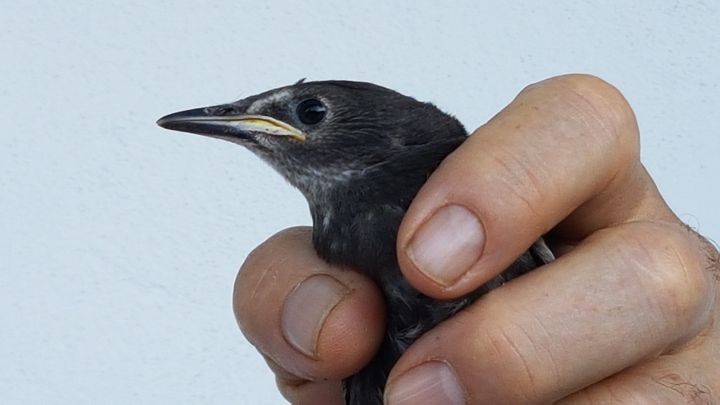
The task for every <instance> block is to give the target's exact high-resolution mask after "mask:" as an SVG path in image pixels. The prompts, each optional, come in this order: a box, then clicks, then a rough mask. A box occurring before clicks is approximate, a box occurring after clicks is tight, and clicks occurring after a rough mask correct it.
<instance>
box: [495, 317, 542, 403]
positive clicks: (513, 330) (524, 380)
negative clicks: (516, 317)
mask: <svg viewBox="0 0 720 405" xmlns="http://www.w3.org/2000/svg"><path fill="white" fill-rule="evenodd" d="M485 339H487V340H486V341H484V342H482V345H483V346H484V348H483V350H489V353H490V356H491V357H492V358H494V359H498V361H499V362H501V364H502V367H499V368H498V369H501V370H503V372H504V373H506V374H505V375H503V376H500V377H501V378H504V379H505V380H506V381H507V382H508V383H512V384H513V386H514V388H513V390H512V392H508V393H507V395H512V396H513V397H514V398H512V400H513V401H514V402H517V403H534V402H537V401H538V400H539V398H541V397H542V394H543V393H542V392H541V388H542V387H543V386H544V383H545V381H544V380H545V378H544V377H545V376H544V374H543V373H542V370H540V369H538V365H539V364H540V363H539V362H538V359H539V356H541V354H540V353H538V352H537V351H536V350H535V349H536V348H537V347H541V345H538V344H533V343H530V340H529V339H530V337H529V336H528V335H527V334H526V333H525V332H524V331H523V330H522V328H520V327H517V326H515V325H512V324H501V325H497V326H496V327H493V328H490V329H489V330H487V331H486V334H485ZM508 399H511V398H508Z"/></svg>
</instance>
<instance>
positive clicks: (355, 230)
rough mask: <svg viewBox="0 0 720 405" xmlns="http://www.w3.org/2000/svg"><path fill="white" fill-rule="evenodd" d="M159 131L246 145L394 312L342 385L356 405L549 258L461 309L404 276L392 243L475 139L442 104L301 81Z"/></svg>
mask: <svg viewBox="0 0 720 405" xmlns="http://www.w3.org/2000/svg"><path fill="white" fill-rule="evenodd" d="M159 124H160V125H162V126H164V127H166V128H169V129H176V130H181V131H186V132H194V133H199V134H203V135H209V136H213V137H218V138H222V139H225V140H229V141H232V142H235V143H239V144H241V145H243V146H246V147H248V148H249V149H250V150H251V151H253V152H254V153H255V154H257V155H258V156H260V157H261V158H263V159H264V160H266V161H267V162H268V163H269V164H270V165H272V166H273V167H274V168H275V169H276V170H277V171H278V172H280V173H281V174H282V175H283V176H284V177H285V178H286V179H287V180H288V181H289V182H290V183H291V184H293V185H294V186H295V187H297V188H298V189H299V190H300V191H301V192H302V193H303V194H304V195H305V197H306V199H307V200H308V204H309V206H310V212H311V214H312V218H313V245H314V247H315V249H316V251H317V252H318V255H319V256H320V257H322V258H323V259H325V260H326V261H328V262H330V263H334V264H340V265H344V266H350V267H353V268H355V269H357V270H359V271H362V272H364V273H366V274H368V275H369V276H370V277H372V278H373V279H374V280H375V281H376V282H377V284H378V285H379V286H380V288H381V289H382V291H383V293H384V296H385V301H386V307H387V328H386V334H385V339H384V341H383V343H382V344H381V347H380V349H379V352H378V354H377V355H376V356H375V358H374V359H373V360H372V361H371V363H370V364H368V365H367V366H366V367H365V368H364V369H363V370H361V371H360V372H359V373H358V374H356V375H354V376H352V377H350V378H348V379H347V380H346V381H345V393H346V402H347V403H348V404H351V405H375V404H382V403H383V390H384V387H385V382H386V380H387V375H388V373H389V371H390V369H391V368H392V366H393V365H394V363H395V362H396V360H397V359H398V357H399V356H400V355H401V354H402V352H404V351H405V349H406V348H407V347H408V346H409V345H410V344H411V343H412V342H413V341H415V339H417V338H418V337H419V336H420V335H422V334H423V333H424V332H426V331H427V330H429V329H431V328H432V327H434V326H435V325H437V324H438V323H439V322H441V321H443V320H445V319H447V318H448V317H449V316H451V315H453V314H454V313H456V312H457V311H458V310H460V309H462V308H463V307H465V306H466V305H468V304H469V303H471V302H472V301H473V300H474V299H476V298H477V297H479V296H481V295H482V294H484V293H485V292H487V291H489V290H491V289H493V288H495V287H497V286H499V285H501V284H502V283H504V282H506V281H508V280H510V279H512V278H514V277H517V276H519V275H522V274H523V273H525V272H527V271H529V270H531V269H533V268H535V267H537V266H539V265H541V264H544V263H545V262H547V261H549V260H552V254H551V253H549V251H548V250H547V248H546V247H545V246H544V244H542V243H537V244H536V245H534V246H533V247H531V249H530V250H528V251H527V252H526V253H525V254H523V255H522V256H521V257H520V258H519V259H518V260H517V261H516V262H515V263H514V264H513V265H512V266H511V267H510V268H509V269H507V270H506V271H505V272H503V273H502V274H501V275H500V276H498V277H496V278H495V279H493V280H491V281H490V282H488V283H487V284H485V285H484V286H482V287H481V288H480V289H478V290H476V291H474V292H473V293H471V294H469V295H467V296H465V297H462V298H460V299H457V300H453V301H439V300H435V299H432V298H429V297H427V296H425V295H423V294H421V293H420V292H418V291H417V290H416V289H414V288H413V287H412V286H411V285H410V284H409V283H408V282H407V281H406V280H405V279H404V277H403V276H402V273H401V272H400V270H399V266H398V262H397V258H396V251H395V239H396V235H397V230H398V227H399V225H400V222H401V220H402V217H403V215H404V214H405V211H406V210H407V208H408V206H409V205H410V202H411V201H412V199H413V198H414V197H415V195H416V194H417V192H418V190H419V189H420V187H421V186H422V185H423V184H424V182H425V181H426V179H427V178H428V176H429V175H430V174H431V173H432V172H433V171H434V170H435V168H436V167H437V166H438V165H439V164H440V162H441V161H442V160H443V159H444V158H445V157H446V156H447V155H448V154H450V153H451V152H452V151H453V150H455V149H456V148H457V147H458V146H460V145H461V144H462V142H463V141H464V140H465V139H466V137H467V132H466V131H465V129H464V128H463V126H462V125H461V124H460V123H459V122H458V121H457V120H456V119H455V118H453V117H451V116H449V115H447V114H445V113H443V112H442V111H440V110H439V109H437V108H436V107H435V106H434V105H432V104H429V103H422V102H419V101H417V100H415V99H413V98H410V97H406V96H403V95H401V94H399V93H397V92H395V91H392V90H389V89H386V88H383V87H380V86H377V85H374V84H370V83H361V82H348V81H327V82H309V83H303V82H302V81H301V82H298V83H296V84H295V85H293V86H287V87H283V88H279V89H275V90H270V91H268V92H265V93H262V94H259V95H257V96H253V97H249V98H246V99H244V100H240V101H238V102H235V103H231V104H226V105H221V106H215V107H207V108H203V109H196V110H189V111H185V112H181V113H176V114H172V115H170V116H167V117H165V118H163V119H161V120H160V121H159Z"/></svg>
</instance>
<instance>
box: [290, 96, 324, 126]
mask: <svg viewBox="0 0 720 405" xmlns="http://www.w3.org/2000/svg"><path fill="white" fill-rule="evenodd" d="M295 112H296V113H297V116H298V118H299V119H300V121H301V122H302V123H303V124H306V125H313V124H317V123H318V122H320V121H322V119H323V118H325V113H326V112H327V109H326V108H325V105H324V104H323V103H322V102H321V101H320V100H316V99H314V98H311V99H308V100H304V101H302V102H301V103H300V104H298V106H297V109H296V110H295Z"/></svg>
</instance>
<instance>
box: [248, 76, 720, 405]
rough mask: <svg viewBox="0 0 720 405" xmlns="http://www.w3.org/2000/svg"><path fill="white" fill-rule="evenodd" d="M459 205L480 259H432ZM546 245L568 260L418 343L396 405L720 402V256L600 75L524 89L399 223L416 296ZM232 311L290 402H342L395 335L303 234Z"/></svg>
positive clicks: (291, 235)
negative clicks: (347, 387)
mask: <svg viewBox="0 0 720 405" xmlns="http://www.w3.org/2000/svg"><path fill="white" fill-rule="evenodd" d="M448 205H453V206H461V207H464V208H465V209H466V210H467V211H466V213H468V214H469V215H470V214H471V215H473V216H475V217H476V218H477V219H478V220H479V224H481V225H480V226H479V227H478V229H476V230H475V231H474V232H469V233H468V232H466V235H464V237H465V238H468V239H473V240H472V241H470V243H467V244H466V245H468V246H481V248H480V249H476V251H474V252H469V253H468V252H464V253H460V254H457V255H453V256H452V257H449V258H447V257H445V258H441V259H437V257H440V256H439V255H438V256H433V255H432V249H433V247H435V248H437V247H438V246H440V247H443V246H444V245H443V244H444V243H445V242H446V239H445V238H446V237H447V236H449V235H445V231H443V229H447V228H443V226H442V224H441V223H440V224H438V221H442V220H443V218H444V217H443V215H439V216H438V217H436V219H434V220H430V219H429V218H431V217H432V215H433V214H434V213H436V212H439V211H438V210H439V209H440V208H441V207H445V206H448ZM455 211H458V210H455ZM438 218H439V219H438ZM445 219H447V218H445ZM433 221H435V222H434V223H433ZM424 225H428V226H427V227H425V228H423V226H424ZM543 235H545V238H546V240H547V241H548V242H549V244H550V246H551V248H552V249H553V251H554V252H555V253H556V254H557V256H558V259H557V260H556V261H554V262H552V263H550V264H548V265H545V266H543V267H541V268H539V269H536V270H535V271H533V272H531V273H529V274H527V275H525V276H523V277H520V278H518V279H515V280H513V281H511V282H510V283H508V284H506V285H504V286H503V287H501V288H498V289H496V290H494V291H492V292H490V293H489V294H487V295H485V296H484V297H482V298H481V299H480V300H478V301H477V302H475V303H474V304H473V305H471V306H470V307H468V308H466V309H465V310H463V311H462V312H461V313H459V314H457V315H456V316H454V317H452V318H451V319H448V320H447V321H445V322H443V323H442V324H440V325H438V326H437V327H436V328H435V329H433V330H431V331H429V332H428V333H426V334H425V335H423V336H422V337H421V338H420V339H419V340H418V341H416V342H415V343H414V344H413V345H412V346H411V347H410V348H409V349H408V350H407V352H405V353H404V354H403V356H402V357H401V359H400V360H399V361H398V363H397V364H396V365H395V367H394V368H393V370H392V372H391V374H390V377H389V380H388V385H387V388H386V393H385V394H386V401H387V403H389V404H425V403H427V404H435V403H467V404H485V403H492V404H501V403H523V404H530V403H549V402H556V401H559V402H566V403H580V404H582V403H633V404H641V403H647V404H664V403H667V404H678V403H702V404H705V403H714V401H718V400H720V360H718V359H720V322H718V320H719V319H718V317H719V314H720V309H719V308H720V299H718V298H719V297H718V295H719V291H720V289H719V288H718V286H719V285H720V264H719V255H718V251H717V249H716V248H715V247H714V246H713V245H712V244H711V243H709V242H708V241H707V240H706V239H704V238H702V237H701V236H700V235H698V234H697V233H695V232H694V231H693V230H691V229H690V228H689V227H687V226H686V225H684V224H683V223H682V222H681V221H680V220H679V219H678V218H677V217H676V216H675V214H674V213H673V212H672V211H671V210H670V208H669V207H668V206H667V204H666V203H665V201H664V200H663V198H662V196H661V195H660V194H659V192H658V190H657V188H656V187H655V185H654V183H653V181H652V179H651V178H650V176H649V175H648V173H647V171H646V170H645V168H644V167H643V166H642V164H641V163H640V159H639V134H638V128H637V124H636V121H635V116H634V114H633V111H632V109H631V108H630V106H629V105H628V103H627V101H626V100H625V99H624V97H623V96H622V95H621V94H620V93H619V92H618V90H617V89H615V88H614V87H612V86H611V85H609V84H608V83H606V82H604V81H602V80H600V79H598V78H595V77H592V76H587V75H567V76H560V77H555V78H551V79H548V80H545V81H542V82H540V83H536V84H533V85H531V86H528V87H527V88H525V89H524V90H523V91H522V92H521V93H520V94H519V95H518V96H517V97H516V98H515V99H514V100H513V101H512V102H511V103H510V104H509V105H508V106H507V107H506V108H505V109H503V110H502V111H501V112H500V113H498V114H497V115H496V116H495V117H493V118H492V119H491V120H490V121H489V122H488V123H486V124H485V125H483V126H482V127H480V128H479V129H477V130H476V131H475V132H474V134H473V135H472V137H471V138H469V139H468V141H466V142H465V143H464V144H463V145H462V146H461V147H460V148H459V149H458V150H456V151H455V152H454V153H452V154H451V155H450V156H448V157H447V158H446V159H445V161H444V162H443V163H442V164H441V166H440V167H439V168H438V169H437V170H436V171H435V173H433V175H432V176H431V177H430V178H429V180H428V181H427V183H426V184H425V185H424V186H423V188H422V189H421V190H420V192H419V194H418V196H417V197H416V198H415V200H414V201H413V203H412V205H411V206H410V209H409V210H408V212H407V214H406V215H405V218H404V220H403V222H402V225H401V227H400V230H399V233H398V241H397V251H398V261H399V263H400V266H401V268H402V271H403V274H404V275H405V277H406V278H407V279H408V280H409V281H410V282H411V283H412V284H413V285H414V286H415V287H416V288H417V289H418V290H420V291H421V292H423V293H425V294H427V295H429V296H432V297H436V298H441V299H443V298H447V299H450V298H456V297H459V296H462V295H463V294H466V293H468V292H470V291H472V290H474V289H475V288H477V287H479V286H480V285H482V284H483V283H484V282H486V281H488V280H490V279H491V278H493V277H494V276H495V275H497V274H499V273H500V272H502V270H503V269H504V268H506V267H507V266H508V265H509V264H510V263H512V261H513V260H514V259H515V258H516V257H517V256H519V255H520V254H521V253H522V252H523V251H524V250H525V249H527V248H528V246H530V245H531V244H532V243H533V242H534V241H535V240H537V239H538V238H539V237H541V236H543ZM448 240H454V239H453V238H449V239H448ZM454 242H455V243H457V240H454ZM447 243H450V242H447ZM450 248H451V247H450ZM450 248H449V249H450ZM477 256H479V257H477ZM468 258H469V259H468ZM299 303H300V304H302V305H299ZM234 310H235V314H236V317H237V320H238V324H239V325H240V329H241V330H242V332H243V333H244V334H245V336H246V337H247V339H248V340H249V341H250V342H251V343H252V344H254V345H255V346H256V347H257V348H258V350H259V351H260V352H261V353H262V355H263V356H264V357H265V359H266V360H267V362H268V364H269V366H270V368H271V369H272V370H273V371H274V372H275V374H276V376H277V383H278V387H279V389H280V391H281V392H282V394H283V395H284V396H285V397H286V398H287V399H288V400H289V401H290V402H291V403H293V404H319V403H322V404H342V403H343V401H342V390H341V381H342V379H343V378H345V377H348V376H349V375H351V374H353V373H355V372H357V371H358V370H360V369H361V368H362V367H363V366H364V365H365V364H366V363H367V362H368V361H369V360H370V359H371V358H372V356H373V354H374V352H375V350H376V348H377V346H378V344H379V343H380V340H381V339H382V335H383V332H384V331H383V327H384V326H383V325H384V306H383V302H382V296H381V293H380V292H379V290H378V288H377V287H376V286H375V285H374V284H373V282H372V281H371V280H370V279H369V278H367V277H366V276H364V275H362V274H360V273H358V272H355V271H351V269H342V268H336V267H333V266H330V265H328V264H327V263H325V262H324V261H323V260H321V259H320V258H318V257H317V256H316V254H315V252H314V250H313V249H312V244H311V230H310V228H307V227H298V228H291V229H288V230H284V231H281V232H280V233H278V234H276V235H275V236H273V237H272V238H270V239H269V240H267V241H266V242H264V243H263V244H262V245H260V246H259V247H258V248H257V249H256V250H255V251H254V252H253V253H252V254H251V255H250V256H249V257H248V259H247V260H246V262H245V263H244V264H243V266H242V268H241V270H240V272H239V273H238V277H237V280H236V284H235V292H234ZM308 325H310V326H308ZM298 342H300V343H298ZM308 342H309V343H308ZM308 344H310V345H311V350H310V351H308V350H304V351H301V350H298V347H299V346H302V345H305V346H307V345H308ZM308 353H310V354H308ZM418 392H420V394H418Z"/></svg>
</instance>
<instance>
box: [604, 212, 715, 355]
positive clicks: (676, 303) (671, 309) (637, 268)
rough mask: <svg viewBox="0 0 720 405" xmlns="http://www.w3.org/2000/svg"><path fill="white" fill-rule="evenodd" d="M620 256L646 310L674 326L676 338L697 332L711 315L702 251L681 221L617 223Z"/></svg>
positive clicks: (710, 286)
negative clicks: (639, 292) (633, 274)
mask: <svg viewBox="0 0 720 405" xmlns="http://www.w3.org/2000/svg"><path fill="white" fill-rule="evenodd" d="M615 231H616V232H618V238H619V243H618V248H619V249H620V257H621V260H623V261H624V262H625V263H624V264H625V266H626V268H627V269H628V270H629V271H633V272H636V274H635V276H636V277H635V278H634V279H635V280H637V282H638V283H639V287H640V288H641V293H643V294H645V295H646V297H647V299H648V305H649V307H648V308H649V309H650V310H651V311H654V312H655V313H656V314H657V315H658V316H661V317H663V318H664V319H665V320H666V321H667V324H668V325H674V326H675V327H676V333H678V336H677V338H678V341H677V342H675V343H676V344H678V343H680V342H682V341H686V340H687V339H690V338H692V337H694V336H695V335H697V333H698V332H699V331H700V330H701V329H702V328H703V327H705V326H706V325H707V323H708V322H709V321H710V320H711V319H712V318H711V316H712V310H713V308H714V304H715V301H714V300H715V291H714V286H713V283H712V281H711V277H710V274H709V273H708V272H707V270H706V268H705V267H706V265H705V260H704V255H703V253H702V251H701V249H700V247H699V245H698V243H696V241H695V240H693V238H691V237H690V235H689V234H688V232H687V231H686V230H685V228H684V227H683V226H682V225H680V224H673V223H660V222H636V223H630V224H626V225H622V226H619V227H617V228H616V229H615Z"/></svg>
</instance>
